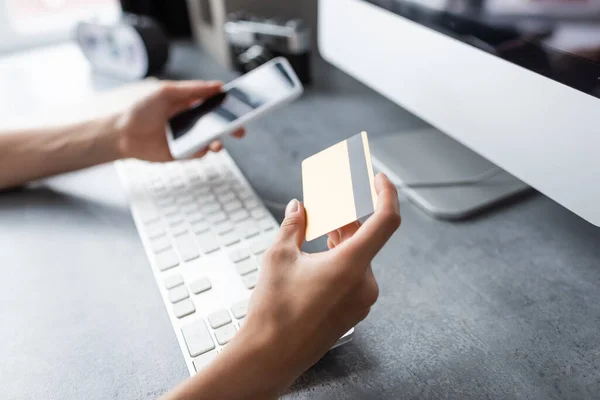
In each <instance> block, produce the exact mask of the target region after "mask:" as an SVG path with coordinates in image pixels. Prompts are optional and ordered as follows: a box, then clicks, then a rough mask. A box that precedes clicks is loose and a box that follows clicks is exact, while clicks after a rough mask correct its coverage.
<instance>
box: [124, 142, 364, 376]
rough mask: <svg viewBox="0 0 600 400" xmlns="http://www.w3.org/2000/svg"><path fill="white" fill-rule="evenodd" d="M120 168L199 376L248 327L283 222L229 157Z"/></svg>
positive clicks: (188, 360) (172, 313)
mask: <svg viewBox="0 0 600 400" xmlns="http://www.w3.org/2000/svg"><path fill="white" fill-rule="evenodd" d="M116 166H117V170H118V172H119V175H120V176H121V179H122V181H123V184H124V186H125V188H126V191H127V193H128V196H129V199H130V204H131V211H132V214H133V218H134V220H135V224H136V226H137V229H138V232H139V234H140V237H141V239H142V242H143V244H144V248H145V250H146V254H147V255H148V258H149V260H150V265H151V267H152V271H153V273H154V276H155V278H156V282H157V284H158V287H159V290H160V292H161V295H162V297H163V301H164V303H165V306H166V308H167V311H168V313H169V317H170V319H171V323H172V324H173V328H174V330H175V334H176V335H177V340H178V341H179V345H180V346H181V351H182V352H183V355H184V357H185V360H186V363H187V366H188V369H189V371H190V374H192V375H193V374H195V373H196V372H197V371H199V370H200V369H202V368H204V367H206V365H208V364H209V363H210V362H211V361H212V360H213V359H214V358H215V357H216V355H217V354H218V353H219V352H220V351H221V350H222V349H223V347H224V346H225V345H226V344H227V343H228V342H229V341H230V340H231V339H232V338H233V336H234V335H235V333H236V332H237V330H238V329H239V328H240V327H241V325H242V324H243V322H244V318H245V316H246V311H247V305H248V299H249V297H250V294H251V293H252V289H253V288H254V286H255V285H256V282H257V280H258V274H259V271H260V260H261V255H262V253H263V252H264V251H265V250H266V249H267V248H268V247H269V246H270V245H271V243H272V242H273V239H274V237H275V235H276V233H277V230H278V224H277V221H275V219H274V218H273V216H272V215H271V214H270V213H269V212H268V211H267V209H266V208H265V207H264V205H263V203H262V201H260V199H259V198H258V197H257V196H256V194H255V193H254V191H253V190H252V188H251V187H250V185H249V184H248V182H247V180H246V179H245V177H244V176H243V175H242V174H241V172H240V171H239V169H238V167H237V166H236V164H235V162H234V161H233V160H232V159H231V157H230V156H229V154H228V153H227V152H226V151H225V150H223V151H221V152H220V153H218V154H214V153H211V154H209V155H207V156H206V157H204V158H202V159H200V160H189V161H178V162H173V163H168V164H155V163H148V162H143V161H138V160H125V161H119V162H117V163H116ZM353 331H354V330H351V331H349V332H348V333H347V334H346V335H344V336H343V337H342V338H341V339H340V340H339V341H338V342H337V343H336V345H335V346H334V347H336V346H339V345H341V344H344V343H346V342H348V341H350V340H351V338H352V333H353Z"/></svg>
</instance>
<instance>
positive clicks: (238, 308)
mask: <svg viewBox="0 0 600 400" xmlns="http://www.w3.org/2000/svg"><path fill="white" fill-rule="evenodd" d="M231 313H232V314H233V316H234V317H235V318H236V319H242V318H244V317H245V316H246V314H247V313H248V300H244V301H239V302H237V303H235V304H234V305H232V306H231Z"/></svg>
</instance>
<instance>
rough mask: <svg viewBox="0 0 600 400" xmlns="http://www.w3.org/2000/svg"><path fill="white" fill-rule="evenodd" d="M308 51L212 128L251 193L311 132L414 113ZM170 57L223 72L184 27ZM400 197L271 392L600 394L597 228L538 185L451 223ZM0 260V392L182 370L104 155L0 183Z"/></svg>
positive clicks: (187, 72)
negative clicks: (367, 268) (283, 91)
mask: <svg viewBox="0 0 600 400" xmlns="http://www.w3.org/2000/svg"><path fill="white" fill-rule="evenodd" d="M317 64H318V67H317V71H316V72H317V82H316V85H315V86H314V87H313V88H312V89H310V90H308V91H307V93H306V95H305V96H304V97H303V98H302V99H301V100H299V101H298V102H296V103H294V104H292V105H290V106H289V107H286V108H285V109H283V110H281V112H279V113H277V114H274V115H271V116H269V117H268V118H265V119H264V120H262V121H260V122H259V123H256V124H254V125H253V126H250V127H249V136H248V138H247V139H246V140H245V141H243V142H233V141H228V142H227V146H228V148H229V150H230V152H231V154H232V155H233V157H234V158H235V159H236V160H237V162H238V163H239V165H240V167H241V168H242V170H243V171H244V172H245V173H246V175H247V177H248V179H249V180H250V182H251V183H252V184H253V185H254V187H255V188H256V189H257V191H258V193H259V194H260V195H261V196H262V197H264V198H265V199H269V200H272V201H277V202H285V201H287V200H288V199H290V198H291V197H298V196H300V194H301V185H300V168H299V166H300V161H301V160H302V159H303V158H304V157H306V156H308V155H310V154H312V153H314V152H315V151H317V150H319V149H322V148H324V147H326V146H328V145H330V144H333V143H335V142H337V141H338V140H340V139H342V138H345V137H347V136H349V135H351V134H354V133H356V132H358V131H359V130H362V129H367V130H369V131H370V132H372V133H373V134H374V135H376V134H379V133H383V132H390V131H395V130H401V129H403V128H409V127H414V126H416V125H419V124H421V122H420V121H419V120H417V119H416V118H414V117H411V116H410V115H409V114H407V113H406V112H404V111H402V110H401V109H400V108H398V107H397V106H395V105H394V104H392V103H391V102H389V101H387V100H386V99H384V98H382V97H381V96H379V95H377V94H375V93H374V92H372V91H370V90H369V89H367V88H365V87H364V86H362V85H361V84H359V83H358V82H355V81H354V80H352V79H351V78H349V77H347V76H345V75H344V74H343V73H341V72H339V71H337V70H335V69H334V68H332V67H329V66H327V65H325V64H324V63H322V62H318V63H317ZM168 71H169V72H168V76H170V77H173V78H192V77H201V78H220V79H229V78H231V76H232V75H231V74H230V73H229V72H227V71H225V70H223V69H221V68H220V67H218V66H217V65H216V64H215V63H214V62H213V61H211V60H210V59H209V58H208V57H206V56H203V55H202V54H201V53H200V52H198V51H197V50H196V49H195V48H194V47H193V46H191V45H187V44H179V45H178V46H177V47H176V49H175V51H174V54H173V59H172V62H171V64H170V67H169V70H168ZM1 73H2V69H1V68H0V81H1V80H3V79H6V78H7V76H2V74H1ZM5 84H6V81H5ZM55 85H57V86H60V82H57V83H55ZM12 86H13V88H14V87H18V86H19V85H18V84H15V83H14V82H13V84H12ZM6 95H7V92H4V93H3V94H2V96H6ZM59 95H60V93H56V96H59ZM4 100H5V104H7V103H6V101H7V99H6V97H4ZM12 105H13V104H12V103H10V104H8V105H7V107H9V106H12ZM465 118H468V116H465ZM590 184H591V182H590ZM599 206H600V205H599ZM402 214H403V218H404V223H403V226H402V228H401V230H400V231H399V232H398V233H397V234H396V235H395V237H393V238H392V240H391V242H390V243H389V245H388V246H387V247H386V248H385V249H384V250H383V251H382V252H381V254H380V255H379V256H378V257H377V259H376V262H375V263H374V268H375V273H376V275H377V277H378V279H379V282H380V285H381V297H380V299H379V302H378V304H377V305H376V306H375V307H374V308H373V311H372V313H371V315H370V317H369V318H368V319H367V320H366V321H364V322H363V323H361V324H360V325H359V326H358V328H357V332H356V337H355V339H354V341H353V342H352V343H350V344H348V345H346V346H343V347H341V348H339V349H336V350H334V351H332V352H330V353H329V354H327V355H326V356H325V357H324V358H323V360H322V361H320V362H319V363H318V364H317V365H316V366H315V367H313V368H312V369H311V370H309V371H308V372H307V373H306V374H305V375H304V376H302V377H301V378H300V379H299V381H298V382H297V383H296V385H295V386H294V387H293V388H292V389H291V390H290V392H289V393H288V394H286V398H290V399H305V398H306V399H308V398H311V399H312V398H327V399H342V398H343V399H346V398H357V399H403V398H407V399H410V398H440V399H446V398H447V399H482V398H495V399H496V398H497V399H513V398H521V399H534V398H535V399H537V398H540V399H559V398H572V399H585V398H598V397H600V370H599V367H600V247H599V246H598V245H599V243H600V229H598V228H595V227H593V226H591V225H590V224H588V223H586V222H584V221H583V220H581V219H579V218H578V217H576V216H575V215H573V214H571V213H570V212H569V211H567V210H565V209H564V208H562V207H561V206H559V205H557V204H556V203H554V202H553V201H551V200H549V199H548V198H546V197H544V196H543V195H539V194H534V195H530V196H525V197H524V198H522V199H520V200H519V201H515V202H513V203H511V204H509V205H506V206H504V207H502V208H498V209H496V210H495V211H493V212H490V213H486V214H484V215H481V216H480V217H478V218H476V219H473V220H470V221H466V222H460V223H449V222H441V221H436V220H432V219H430V218H429V217H427V216H426V215H424V214H422V213H421V212H420V211H419V210H418V209H416V208H415V207H414V206H412V205H411V204H409V203H406V202H404V201H403V202H402ZM320 245H322V243H321V244H320ZM0 274H1V275H0V276H1V277H2V278H0V281H1V282H2V284H1V287H2V289H1V290H0V355H1V357H2V362H0V392H1V395H0V397H2V398H3V399H23V398H39V399H42V398H43V399H151V398H155V397H157V396H158V395H159V394H161V393H164V392H165V391H167V390H168V389H169V388H171V387H172V386H174V385H176V384H177V383H178V382H179V381H181V380H182V379H184V378H186V377H187V371H186V368H185V365H184V362H183V359H182V357H181V354H180V350H179V348H178V346H177V343H176V340H175V337H174V335H173V333H172V328H171V326H170V324H169V321H168V318H167V314H166V312H165V310H164V308H163V304H162V301H161V298H160V295H159V292H158V290H157V289H156V287H155V282H154V278H153V276H152V274H151V272H150V269H149V267H148V263H147V261H146V256H145V254H144V252H143V250H142V246H141V244H140V241H139V239H138V235H137V233H136V230H135V227H134V224H133V221H132V219H131V217H130V214H129V211H128V208H127V202H126V200H125V199H124V197H123V192H122V190H121V187H120V184H119V182H118V180H117V176H116V174H115V172H114V169H113V167H112V166H110V165H108V166H101V167H98V168H94V169H91V170H87V171H83V172H79V173H74V174H70V175H66V176H63V177H60V178H56V179H52V180H49V181H48V182H46V183H44V184H43V185H40V186H36V187H35V188H30V189H24V190H19V191H15V192H9V193H3V194H1V195H0ZM232 384H235V382H232Z"/></svg>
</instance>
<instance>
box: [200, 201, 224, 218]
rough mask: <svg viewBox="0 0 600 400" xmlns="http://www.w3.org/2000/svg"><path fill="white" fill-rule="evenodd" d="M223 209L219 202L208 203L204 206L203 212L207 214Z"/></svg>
mask: <svg viewBox="0 0 600 400" xmlns="http://www.w3.org/2000/svg"><path fill="white" fill-rule="evenodd" d="M219 211H221V205H220V204H219V203H217V202H211V203H206V204H205V205H203V206H202V212H203V213H204V214H206V215H210V214H214V213H216V212H219Z"/></svg>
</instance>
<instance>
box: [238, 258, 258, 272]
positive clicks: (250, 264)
mask: <svg viewBox="0 0 600 400" xmlns="http://www.w3.org/2000/svg"><path fill="white" fill-rule="evenodd" d="M235 269H236V270H237V272H238V274H240V275H247V274H249V273H250V272H254V271H256V270H257V269H258V265H257V263H256V261H254V260H253V259H251V258H249V259H247V260H244V261H240V262H239V263H237V264H235Z"/></svg>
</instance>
